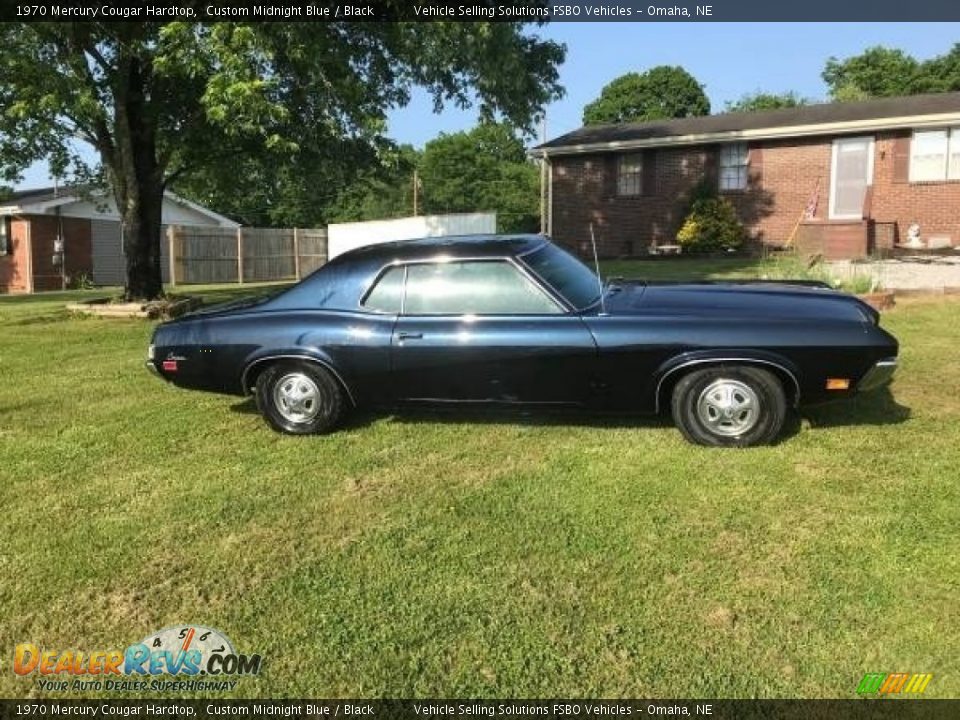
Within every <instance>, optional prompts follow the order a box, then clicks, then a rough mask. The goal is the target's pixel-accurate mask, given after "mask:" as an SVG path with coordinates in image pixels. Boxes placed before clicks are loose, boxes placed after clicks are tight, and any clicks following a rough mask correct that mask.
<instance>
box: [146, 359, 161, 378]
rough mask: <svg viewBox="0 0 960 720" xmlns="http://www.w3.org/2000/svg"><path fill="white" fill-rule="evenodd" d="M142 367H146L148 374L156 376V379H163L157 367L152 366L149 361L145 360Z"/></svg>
mask: <svg viewBox="0 0 960 720" xmlns="http://www.w3.org/2000/svg"><path fill="white" fill-rule="evenodd" d="M144 365H146V366H147V370H149V371H150V372H152V373H153V374H154V375H156V376H157V377H163V376H162V375H160V371H159V370H157V366H156V365H154V364H153V362H151V361H150V360H147V361H146V362H145V363H144Z"/></svg>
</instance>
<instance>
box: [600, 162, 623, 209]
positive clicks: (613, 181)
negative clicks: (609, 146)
mask: <svg viewBox="0 0 960 720" xmlns="http://www.w3.org/2000/svg"><path fill="white" fill-rule="evenodd" d="M619 159H620V156H619V155H617V154H616V153H608V154H606V155H605V156H604V158H603V197H604V198H605V199H607V200H609V199H610V198H614V197H616V196H617V172H618V171H619V163H618V161H619Z"/></svg>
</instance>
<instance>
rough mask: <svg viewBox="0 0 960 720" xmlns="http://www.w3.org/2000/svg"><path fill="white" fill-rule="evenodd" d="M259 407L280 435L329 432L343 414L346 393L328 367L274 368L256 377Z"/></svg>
mask: <svg viewBox="0 0 960 720" xmlns="http://www.w3.org/2000/svg"><path fill="white" fill-rule="evenodd" d="M257 406H258V407H259V408H260V412H261V413H262V414H263V417H264V418H265V419H266V421H267V422H268V423H270V425H271V426H272V427H273V428H274V429H275V430H279V431H281V432H285V433H290V434H292V435H309V434H313V433H324V432H329V431H330V430H332V429H333V428H334V427H336V425H337V422H338V421H339V420H340V417H341V415H342V414H343V392H342V391H341V389H340V384H339V383H338V382H337V380H336V378H334V377H333V375H331V374H330V372H328V371H327V370H326V369H325V368H323V367H321V366H319V365H316V364H314V363H308V362H282V363H276V364H274V365H271V366H270V367H268V368H267V369H266V370H264V371H263V373H261V375H260V377H259V378H257Z"/></svg>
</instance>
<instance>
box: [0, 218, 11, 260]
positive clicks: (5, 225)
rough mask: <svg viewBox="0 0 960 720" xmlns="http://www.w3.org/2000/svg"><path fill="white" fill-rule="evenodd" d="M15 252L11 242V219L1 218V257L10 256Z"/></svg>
mask: <svg viewBox="0 0 960 720" xmlns="http://www.w3.org/2000/svg"><path fill="white" fill-rule="evenodd" d="M11 252H13V243H12V242H10V218H8V217H0V255H9V254H10V253H11Z"/></svg>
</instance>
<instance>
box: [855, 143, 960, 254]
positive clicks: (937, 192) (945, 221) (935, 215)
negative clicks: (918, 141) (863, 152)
mask: <svg viewBox="0 0 960 720" xmlns="http://www.w3.org/2000/svg"><path fill="white" fill-rule="evenodd" d="M910 136H911V133H910V132H909V131H906V132H898V133H897V132H889V133H879V134H878V135H877V141H876V147H875V150H874V169H873V177H874V186H873V201H872V204H871V214H872V217H873V219H874V220H876V221H877V222H886V223H896V227H897V239H898V241H899V242H903V241H904V240H905V239H906V237H907V228H909V227H910V225H911V223H913V222H918V223H920V235H921V237H922V238H929V237H930V236H931V235H949V236H950V237H951V238H952V241H953V245H954V246H955V247H956V246H960V181H958V180H952V181H946V182H924V183H911V182H908V179H907V177H906V174H905V173H904V172H902V173H900V175H901V177H897V175H898V173H896V172H895V165H896V157H897V153H898V151H899V152H900V153H905V152H909V142H910Z"/></svg>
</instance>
